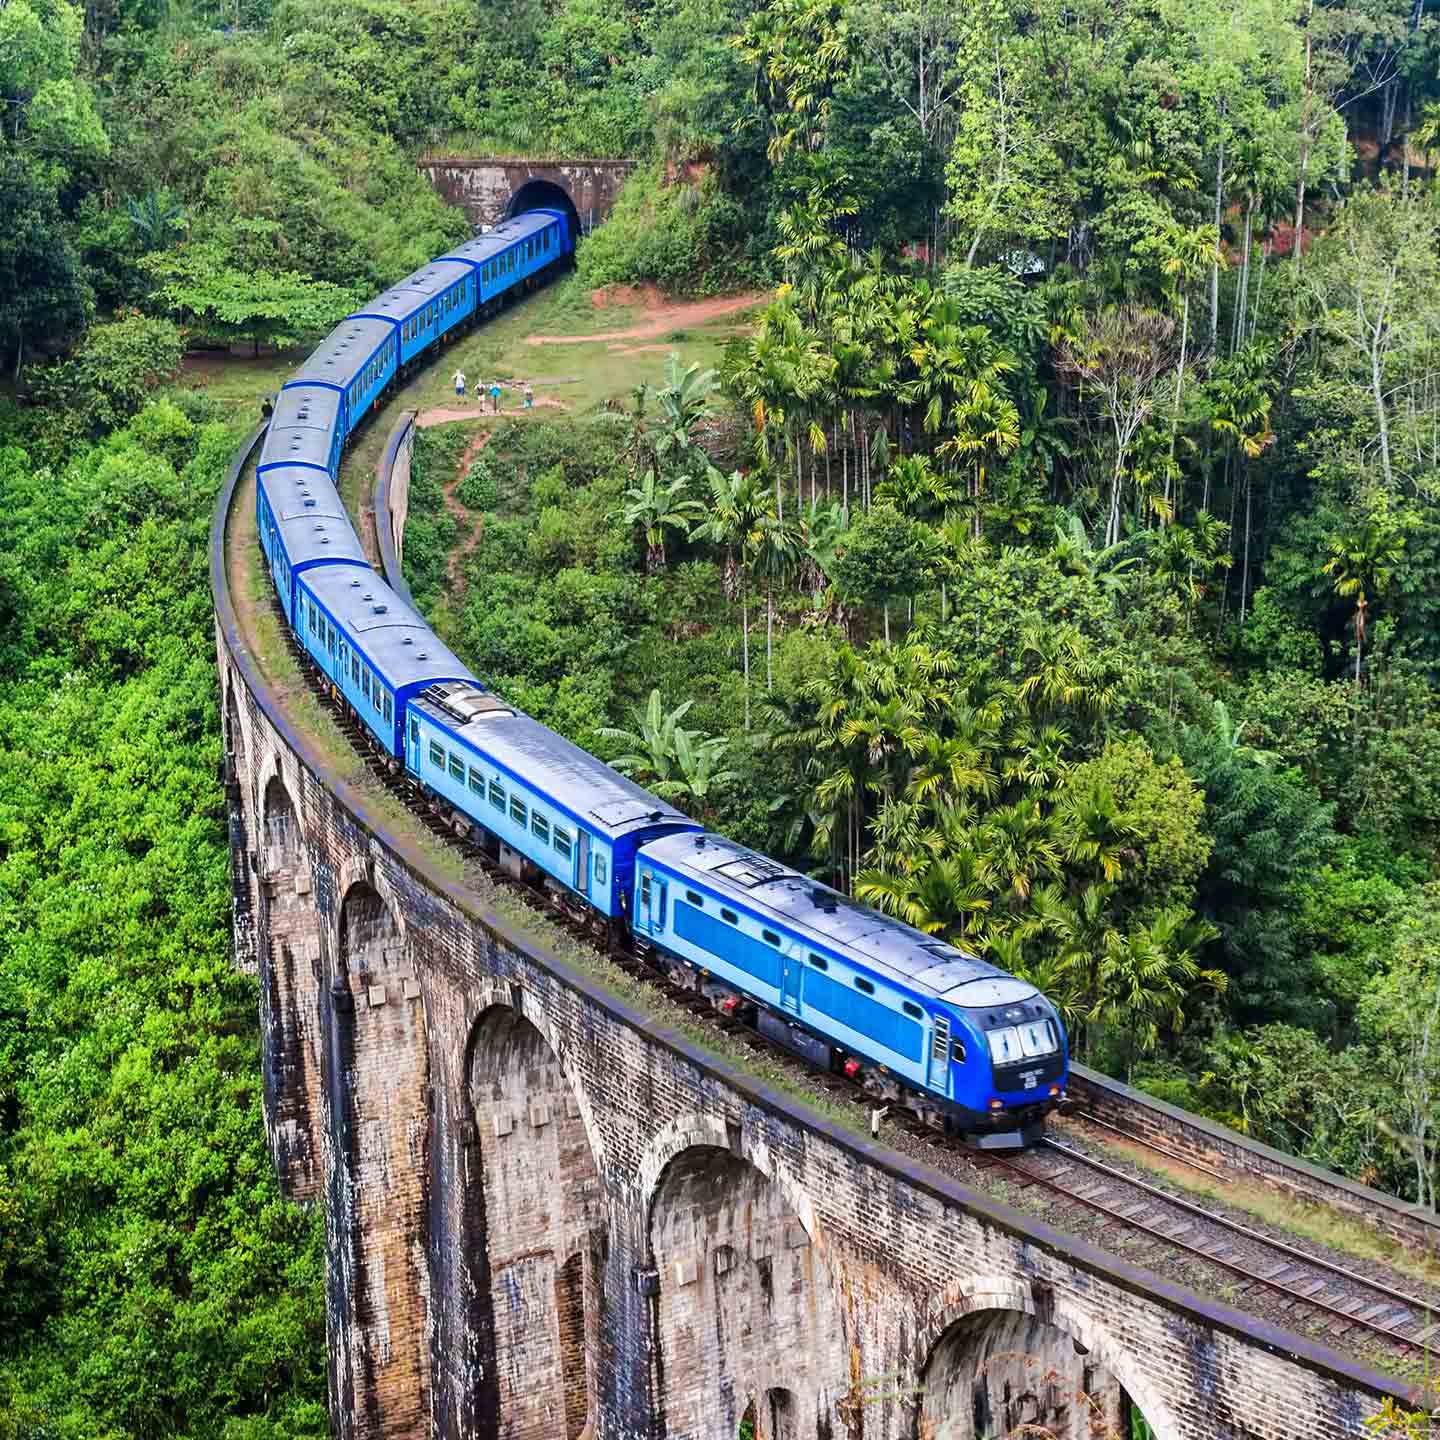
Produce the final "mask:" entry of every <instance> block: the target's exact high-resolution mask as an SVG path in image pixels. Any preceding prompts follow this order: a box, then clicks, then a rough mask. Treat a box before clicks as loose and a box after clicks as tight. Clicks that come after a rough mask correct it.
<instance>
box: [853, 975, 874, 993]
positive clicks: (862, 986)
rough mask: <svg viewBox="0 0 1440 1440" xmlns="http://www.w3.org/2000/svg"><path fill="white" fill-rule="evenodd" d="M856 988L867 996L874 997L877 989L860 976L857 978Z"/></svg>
mask: <svg viewBox="0 0 1440 1440" xmlns="http://www.w3.org/2000/svg"><path fill="white" fill-rule="evenodd" d="M855 988H856V989H857V990H859V991H861V992H863V993H864V994H866V995H873V994H874V993H875V987H874V986H873V985H872V984H871V983H870V982H869V981H868V980H866V979H864V978H863V977H862V976H859V975H857V976H856V977H855Z"/></svg>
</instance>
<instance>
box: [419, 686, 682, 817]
mask: <svg viewBox="0 0 1440 1440" xmlns="http://www.w3.org/2000/svg"><path fill="white" fill-rule="evenodd" d="M414 703H415V704H416V706H417V708H418V709H420V710H421V711H423V712H424V713H426V714H427V715H429V716H431V718H432V719H435V720H438V721H440V722H441V723H442V724H443V725H445V726H446V727H447V728H448V729H449V730H451V731H452V732H453V733H454V734H455V735H457V736H459V738H460V739H461V740H462V741H464V742H465V743H466V744H467V745H469V746H470V748H471V749H473V750H474V751H475V752H476V753H477V754H479V755H481V756H484V757H488V758H489V759H491V760H493V761H494V762H495V763H496V764H497V765H499V766H501V767H502V768H504V769H506V770H508V771H510V773H511V774H513V775H515V776H516V777H517V778H518V779H520V780H523V781H524V782H525V783H526V784H528V785H531V786H533V787H534V788H535V789H536V790H539V791H540V792H541V793H542V794H544V795H547V796H548V797H549V798H550V799H552V800H553V801H555V803H556V804H557V805H562V806H564V807H565V809H567V810H569V811H570V812H571V813H572V814H573V815H576V816H578V817H579V818H580V819H582V820H584V822H585V823H586V824H587V825H590V826H592V827H593V828H594V829H596V830H598V831H600V832H601V833H603V834H605V835H608V836H610V837H611V838H614V837H615V836H618V835H624V834H626V833H628V832H629V831H632V830H637V829H641V828H648V827H649V826H651V825H664V824H674V825H684V826H687V827H688V828H689V829H691V830H698V829H699V828H700V827H699V826H698V825H697V824H696V823H695V821H693V820H692V819H691V818H690V817H689V816H688V815H686V814H684V813H683V812H681V811H679V810H677V809H676V808H675V807H674V806H673V805H671V804H669V803H668V802H667V801H664V800H662V799H660V797H659V796H658V795H652V794H651V793H650V792H649V791H648V790H646V789H644V788H643V787H642V786H640V785H637V784H636V783H635V782H634V781H633V780H630V779H628V778H627V777H626V776H624V775H621V774H620V773H619V771H617V770H612V769H611V768H610V766H608V765H606V764H605V763H604V761H602V760H597V759H596V758H595V757H594V756H593V755H591V754H590V753H589V751H587V750H582V749H581V748H580V747H579V746H578V745H573V744H571V742H570V741H569V740H567V739H565V737H564V736H563V735H557V734H556V733H555V732H554V731H553V730H551V729H549V728H547V727H546V726H544V725H542V724H541V723H540V722H539V721H538V720H536V719H535V718H534V717H533V716H531V715H526V714H525V713H524V712H523V711H520V710H515V709H512V708H511V707H510V706H508V705H506V704H504V702H502V701H500V700H499V698H498V697H497V696H495V695H494V694H493V693H492V692H491V691H488V690H486V689H485V688H484V687H483V686H479V685H478V683H477V685H475V686H469V685H453V686H433V687H431V689H429V690H426V691H425V692H424V693H423V694H422V695H421V696H420V697H419V698H418V700H417V701H416V702H414Z"/></svg>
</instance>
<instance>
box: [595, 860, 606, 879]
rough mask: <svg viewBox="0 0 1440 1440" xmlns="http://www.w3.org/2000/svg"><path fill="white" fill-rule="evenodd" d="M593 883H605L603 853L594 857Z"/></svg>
mask: <svg viewBox="0 0 1440 1440" xmlns="http://www.w3.org/2000/svg"><path fill="white" fill-rule="evenodd" d="M595 883H596V884H597V885H603V884H604V883H605V857H604V856H603V855H597V856H596V857H595Z"/></svg>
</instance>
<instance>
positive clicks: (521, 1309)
mask: <svg viewBox="0 0 1440 1440" xmlns="http://www.w3.org/2000/svg"><path fill="white" fill-rule="evenodd" d="M490 988H491V993H492V996H493V995H494V993H495V991H494V987H490ZM510 999H512V1000H513V999H520V1000H521V1001H522V1004H521V1006H516V1005H514V1004H511V1003H506V1002H504V1001H500V1000H496V1003H492V1004H489V1005H487V1006H485V1008H483V1009H482V1010H481V1011H480V1013H479V1014H478V1015H477V1016H476V1018H475V1020H474V1022H473V1024H472V1025H471V1028H470V1032H469V1036H468V1038H467V1041H466V1048H465V1069H464V1076H465V1086H466V1092H467V1097H468V1103H469V1110H470V1115H471V1117H472V1122H473V1141H472V1150H473V1152H474V1154H473V1157H472V1158H473V1160H474V1161H478V1163H469V1164H467V1165H466V1166H465V1170H466V1173H467V1176H468V1179H467V1194H466V1198H465V1202H464V1205H463V1209H462V1237H461V1245H462V1249H463V1253H464V1257H465V1265H466V1269H467V1271H468V1275H469V1288H470V1293H471V1294H472V1295H473V1296H474V1304H473V1306H472V1311H471V1315H470V1330H471V1333H472V1335H473V1336H474V1337H475V1338H476V1340H477V1342H478V1347H479V1351H480V1366H479V1369H480V1372H481V1375H482V1383H481V1385H480V1387H479V1390H478V1393H477V1394H476V1395H475V1396H474V1397H473V1401H472V1404H473V1406H474V1414H473V1417H472V1427H473V1429H474V1430H475V1433H478V1434H487V1435H490V1434H504V1435H506V1436H507V1437H514V1440H580V1437H581V1436H588V1435H592V1434H593V1433H594V1432H595V1428H596V1425H597V1424H598V1406H597V1386H598V1374H597V1365H598V1357H599V1353H600V1349H601V1308H602V1306H601V1283H602V1278H603V1274H604V1269H605V1262H606V1256H607V1253H608V1247H609V1215H608V1212H607V1209H606V1205H605V1196H604V1191H603V1188H602V1186H601V1183H600V1171H599V1168H598V1166H597V1163H596V1155H595V1152H594V1150H593V1148H592V1146H591V1143H590V1135H589V1132H588V1131H587V1128H586V1123H585V1122H586V1114H585V1112H586V1110H588V1106H584V1107H582V1104H581V1099H580V1096H581V1093H582V1092H581V1090H580V1088H579V1087H577V1086H576V1085H575V1084H574V1082H573V1080H572V1078H571V1076H570V1074H569V1072H568V1069H567V1067H566V1066H565V1064H564V1063H563V1061H562V1060H561V1057H560V1052H559V1048H558V1047H557V1046H556V1045H555V1044H554V1043H553V1040H552V1039H551V1038H550V1036H548V1035H547V1034H546V1033H544V1031H543V1030H542V1028H541V1026H539V1025H537V1024H536V1023H535V1019H537V1018H543V1017H541V1016H539V1015H534V1016H532V1014H529V1013H526V1012H527V1010H529V1009H531V1008H532V1007H530V1006H528V1005H525V1004H524V1000H523V996H517V995H513V994H512V995H511V996H510ZM545 1029H546V1030H548V1029H549V1026H548V1024H546V1026H545Z"/></svg>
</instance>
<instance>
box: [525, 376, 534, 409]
mask: <svg viewBox="0 0 1440 1440" xmlns="http://www.w3.org/2000/svg"><path fill="white" fill-rule="evenodd" d="M525 408H526V409H527V410H533V409H534V408H535V390H534V387H533V386H532V385H531V384H530V382H529V381H528V380H527V381H526V382H525Z"/></svg>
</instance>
